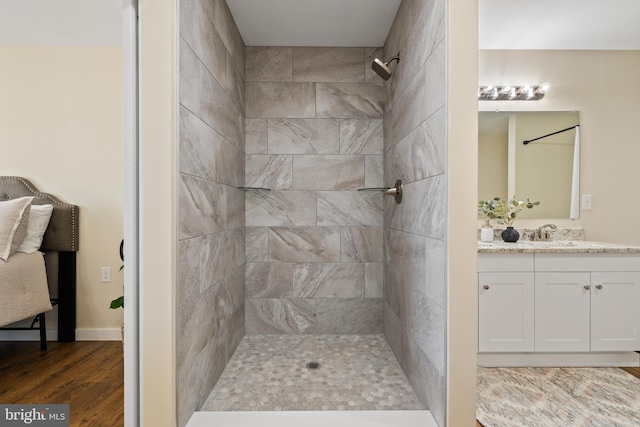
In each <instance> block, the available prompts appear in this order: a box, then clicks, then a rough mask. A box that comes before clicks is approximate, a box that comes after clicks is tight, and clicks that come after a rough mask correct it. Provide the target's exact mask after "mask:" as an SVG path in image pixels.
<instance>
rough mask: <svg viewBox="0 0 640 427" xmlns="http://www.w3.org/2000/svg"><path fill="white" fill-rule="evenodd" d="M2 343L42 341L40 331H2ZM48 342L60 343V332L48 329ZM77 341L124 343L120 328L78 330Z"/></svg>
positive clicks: (0, 335) (0, 336)
mask: <svg viewBox="0 0 640 427" xmlns="http://www.w3.org/2000/svg"><path fill="white" fill-rule="evenodd" d="M0 341H40V334H39V333H38V330H37V329H35V330H33V331H2V330H0ZM47 341H58V331H57V330H55V329H47ZM76 341H122V332H121V331H120V328H104V329H76Z"/></svg>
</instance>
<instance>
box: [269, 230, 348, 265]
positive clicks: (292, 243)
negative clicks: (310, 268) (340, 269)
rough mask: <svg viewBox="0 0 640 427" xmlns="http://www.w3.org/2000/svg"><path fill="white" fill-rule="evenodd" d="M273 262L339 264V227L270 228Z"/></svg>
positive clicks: (270, 247)
mask: <svg viewBox="0 0 640 427" xmlns="http://www.w3.org/2000/svg"><path fill="white" fill-rule="evenodd" d="M269 261H271V262H274V261H275V262H339V261H340V229H339V228H338V227H318V228H315V227H272V228H269Z"/></svg>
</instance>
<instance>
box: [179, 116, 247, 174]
mask: <svg viewBox="0 0 640 427" xmlns="http://www.w3.org/2000/svg"><path fill="white" fill-rule="evenodd" d="M179 147H180V148H179V150H180V152H179V158H180V166H179V169H180V172H183V173H185V174H189V175H194V176H198V177H200V178H205V179H207V180H210V181H215V182H218V183H221V184H227V185H231V186H240V185H242V182H243V179H244V177H243V176H242V168H241V167H238V166H236V165H242V164H243V163H244V153H242V151H240V150H239V149H238V148H237V147H236V146H235V145H233V144H231V143H230V142H229V141H227V140H226V139H224V137H223V136H222V135H220V134H219V133H218V132H216V131H215V130H213V129H211V128H210V127H209V125H207V124H206V123H205V122H203V121H202V120H200V119H199V118H198V117H196V116H195V115H193V113H191V112H190V111H189V110H187V109H185V108H184V107H180V146H179Z"/></svg>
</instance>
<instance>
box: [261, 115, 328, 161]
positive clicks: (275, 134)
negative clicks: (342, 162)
mask: <svg viewBox="0 0 640 427" xmlns="http://www.w3.org/2000/svg"><path fill="white" fill-rule="evenodd" d="M268 129H269V133H268V135H269V153H274V154H338V152H339V147H340V128H339V121H338V120H336V119H272V120H269V125H268Z"/></svg>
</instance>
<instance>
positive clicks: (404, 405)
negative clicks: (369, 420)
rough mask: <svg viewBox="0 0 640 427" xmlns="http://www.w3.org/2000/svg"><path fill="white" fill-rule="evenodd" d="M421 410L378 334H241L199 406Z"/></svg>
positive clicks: (210, 408) (220, 408) (214, 408)
mask: <svg viewBox="0 0 640 427" xmlns="http://www.w3.org/2000/svg"><path fill="white" fill-rule="evenodd" d="M310 362H317V363H319V364H320V367H319V368H317V369H308V368H307V367H306V365H307V364H308V363H310ZM422 409H424V407H423V406H422V404H421V403H420V402H419V401H418V399H417V397H416V395H415V393H414V391H413V389H412V388H411V384H409V381H408V380H407V378H406V377H405V375H404V373H403V372H402V369H401V368H400V366H399V365H398V362H397V361H396V359H395V357H394V355H393V353H392V352H391V349H390V348H389V345H388V344H387V342H386V340H385V338H384V336H383V335H247V336H245V337H244V339H243V340H242V342H241V343H240V345H239V346H238V349H237V350H236V352H235V353H234V355H233V357H232V358H231V360H230V361H229V364H228V365H227V367H226V369H225V371H224V372H223V373H222V375H221V377H220V379H219V380H218V383H217V384H216V386H215V388H214V389H213V391H212V392H211V394H210V395H209V398H208V399H207V401H206V402H205V404H204V405H203V407H202V409H201V410H202V411H335V410H339V411H340V410H422Z"/></svg>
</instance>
